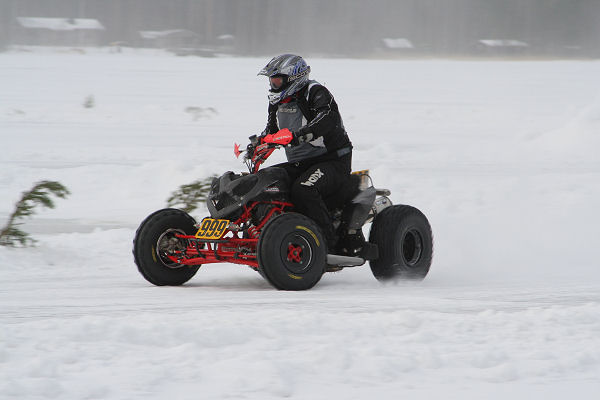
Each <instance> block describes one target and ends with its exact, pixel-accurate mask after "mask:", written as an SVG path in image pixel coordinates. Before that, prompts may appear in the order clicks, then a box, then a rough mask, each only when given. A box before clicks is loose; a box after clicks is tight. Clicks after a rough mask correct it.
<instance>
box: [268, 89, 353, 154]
mask: <svg viewBox="0 0 600 400" xmlns="http://www.w3.org/2000/svg"><path fill="white" fill-rule="evenodd" d="M290 101H295V102H296V103H297V105H298V108H299V109H300V110H301V112H302V115H303V116H304V118H305V119H306V121H307V122H306V124H305V125H303V126H302V127H300V128H295V129H291V130H292V132H293V133H294V135H295V136H296V137H298V138H299V139H300V141H301V142H303V141H304V142H306V141H313V140H315V139H318V138H320V137H322V138H323V140H322V142H323V143H324V145H325V148H326V155H327V156H328V157H327V158H331V157H332V156H335V155H336V152H337V151H338V150H340V149H343V148H350V149H351V148H352V143H351V142H350V139H349V138H348V135H347V134H346V130H345V129H344V124H343V122H342V117H341V115H340V112H339V110H338V105H337V103H336V102H335V100H334V98H333V96H332V95H331V93H330V92H329V90H327V88H326V87H325V86H323V85H321V84H319V83H318V82H316V81H309V83H308V84H307V85H306V86H305V87H304V88H302V89H301V90H300V91H298V92H296V93H295V94H294V95H292V96H291V97H290V98H287V99H284V100H282V101H281V102H279V103H278V104H270V105H269V112H268V120H267V127H266V129H265V134H269V133H275V132H277V131H278V130H279V129H283V128H290V127H288V126H281V127H280V126H278V118H277V111H278V110H279V109H280V107H285V104H286V103H288V102H290Z"/></svg>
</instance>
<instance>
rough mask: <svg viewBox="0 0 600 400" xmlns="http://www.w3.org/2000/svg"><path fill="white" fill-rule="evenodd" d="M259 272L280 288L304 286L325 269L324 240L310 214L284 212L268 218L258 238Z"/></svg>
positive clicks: (320, 275) (302, 287)
mask: <svg viewBox="0 0 600 400" xmlns="http://www.w3.org/2000/svg"><path fill="white" fill-rule="evenodd" d="M257 253H258V265H259V267H258V268H259V272H260V273H261V275H262V276H263V277H264V278H265V279H266V280H267V281H268V282H269V283H270V284H271V285H273V286H274V287H275V288H277V289H280V290H306V289H310V288H312V287H313V286H315V285H316V284H317V282H319V280H320V279H321V277H322V276H323V273H324V272H325V264H326V260H327V244H326V243H325V240H324V237H323V234H322V233H321V230H320V229H319V227H318V226H317V224H315V222H313V221H312V220H311V219H310V218H308V217H305V216H304V215H301V214H297V213H286V214H281V215H278V216H276V217H274V218H272V219H271V220H270V221H269V222H268V223H267V225H265V227H264V228H263V230H262V232H261V234H260V237H259V239H258V251H257Z"/></svg>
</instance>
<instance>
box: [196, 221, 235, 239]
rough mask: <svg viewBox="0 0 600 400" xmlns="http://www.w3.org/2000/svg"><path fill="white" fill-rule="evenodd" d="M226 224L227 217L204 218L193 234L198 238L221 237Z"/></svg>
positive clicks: (227, 224)
mask: <svg viewBox="0 0 600 400" xmlns="http://www.w3.org/2000/svg"><path fill="white" fill-rule="evenodd" d="M228 226H229V220H227V219H212V218H204V219H203V220H202V224H201V225H200V229H198V232H196V235H195V236H196V237H197V238H198V239H210V240H215V239H221V236H223V233H225V230H226V229H227V227H228Z"/></svg>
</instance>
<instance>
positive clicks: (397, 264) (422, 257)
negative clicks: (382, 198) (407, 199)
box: [369, 205, 433, 281]
mask: <svg viewBox="0 0 600 400" xmlns="http://www.w3.org/2000/svg"><path fill="white" fill-rule="evenodd" d="M369 242H371V243H375V244H376V245H377V247H378V249H379V257H378V258H377V259H376V260H372V261H369V264H370V265H371V271H372V272H373V275H374V276H375V278H377V279H378V280H380V281H389V280H399V279H415V280H421V279H424V278H425V276H426V275H427V273H428V272H429V268H430V267H431V261H432V259H433V234H432V232H431V226H430V225H429V221H427V218H426V217H425V215H423V213H422V212H421V211H419V210H418V209H416V208H414V207H411V206H406V205H395V206H391V207H388V208H386V209H385V210H383V211H382V212H381V214H378V215H377V216H376V217H375V221H373V225H372V226H371V233H370V234H369Z"/></svg>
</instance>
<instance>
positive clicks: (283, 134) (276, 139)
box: [262, 128, 295, 146]
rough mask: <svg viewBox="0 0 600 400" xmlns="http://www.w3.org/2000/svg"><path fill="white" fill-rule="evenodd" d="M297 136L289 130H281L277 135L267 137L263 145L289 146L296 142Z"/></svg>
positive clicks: (264, 138) (272, 134)
mask: <svg viewBox="0 0 600 400" xmlns="http://www.w3.org/2000/svg"><path fill="white" fill-rule="evenodd" d="M294 139H295V136H294V134H293V133H292V131H290V130H289V129H288V128H284V129H281V130H279V131H278V132H277V133H271V134H269V135H265V136H264V137H263V139H262V141H263V143H273V144H282V145H284V146H285V145H287V144H290V142H292V141H294Z"/></svg>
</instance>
